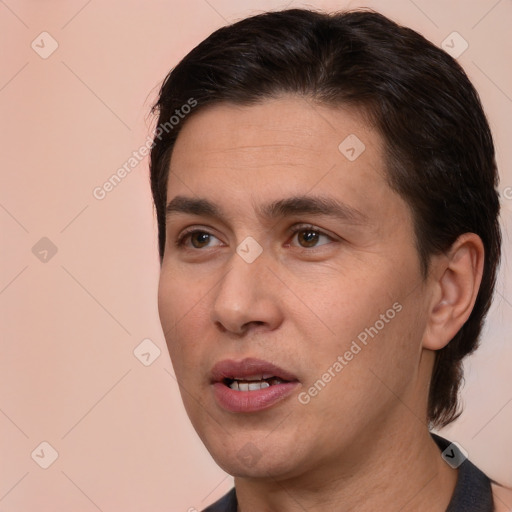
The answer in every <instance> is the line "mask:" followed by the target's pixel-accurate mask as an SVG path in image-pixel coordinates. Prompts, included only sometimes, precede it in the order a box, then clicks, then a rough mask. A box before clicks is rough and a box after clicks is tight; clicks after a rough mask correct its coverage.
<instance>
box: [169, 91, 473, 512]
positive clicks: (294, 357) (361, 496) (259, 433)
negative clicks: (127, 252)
mask: <svg viewBox="0 0 512 512" xmlns="http://www.w3.org/2000/svg"><path fill="white" fill-rule="evenodd" d="M349 134H355V135H356V136H357V137H358V139H359V140H360V141H362V142H363V143H364V145H365V149H364V151H363V152H362V153H361V154H360V155H359V156H358V157H357V158H356V159H355V160H353V161H350V160H349V159H348V158H347V157H346V154H343V152H341V151H340V150H339V149H338V145H339V144H340V143H341V142H342V141H343V140H344V139H345V138H346V137H347V136H348V135H349ZM382 146H383V142H382V139H381V137H380V135H379V134H378V133H377V132H376V131H375V130H374V129H373V128H371V127H369V126H368V125H367V123H365V121H364V118H363V117H362V116H361V115H359V114H358V113H357V112H355V111H353V110H348V109H342V108H339V109H333V108H332V107H326V106H320V105H316V104H314V103H313V102H312V101H311V100H309V99H308V100H306V99H305V98H299V97H294V96H284V97H281V98H278V99H272V100H266V101H264V102H262V103H260V104H257V105H253V106H234V105H229V104H226V105H218V106H215V107H212V108H208V109H205V110H202V111H199V112H197V113H196V114H194V116H193V117H192V118H190V119H189V120H187V122H186V124H185V126H184V127H183V130H182V132H181V133H180V135H179V137H178V140H177V143H176V146H175V148H174V152H173V155H172V159H171V166H170V175H169V183H168V191H167V200H168V202H170V201H171V200H173V199H174V198H176V197H177V196H186V197H188V198H192V199H194V198H195V199H198V198H203V199H206V200H208V201H210V202H211V203H213V204H215V205H216V206H217V207H218V208H220V209H221V210H222V216H221V217H217V216H212V215H209V214H203V213H202V214H200V215H197V214H195V213H190V212H188V213H187V212H173V213H172V214H170V215H169V217H168V225H167V245H166V249H165V255H164V259H163V264H162V270H161V277H160V286H159V311H160V318H161V322H162V327H163V330H164V333H165V335H166V340H167V344H168V348H169V352H170V355H171V359H172V362H173V365H174V368H175V372H176V376H177V379H178V382H179V384H180V389H181V392H182V397H183V401H184V404H185V407H186V409H187V413H188V415H189V417H190V419H191V421H192V423H193V425H194V428H195V429H196V431H197V432H198V434H199V436H200V437H201V439H202V441H203V442H204V444H205V445H206V447H207V449H208V450H209V451H210V453H211V454H212V456H213V458H214V459H215V460H216V462H217V463H218V464H219V465H220V466H221V467H222V468H223V469H224V470H225V471H226V472H228V473H230V474H232V475H234V476H235V485H236V489H237V496H238V501H239V506H240V510H241V511H242V512H256V511H257V512H261V511H287V512H292V511H304V510H307V511H310V512H314V511H320V510H321V511H322V512H325V511H331V510H332V511H337V512H348V511H350V510H353V511H356V510H357V511H358V512H367V511H375V510H381V511H389V512H391V511H392V512H396V511H397V510H404V511H405V510H407V511H417V512H427V511H428V512H436V511H438V512H443V511H445V510H446V507H447V505H448V503H449V501H450V498H451V496H452V493H453V490H454V487H455V484H456V480H457V470H453V469H451V468H450V467H449V466H448V465H447V464H446V463H445V462H444V461H443V460H442V458H441V456H440V452H439V449H438V447H437V446H436V444H435V443H434V441H433V440H432V439H431V437H430V434H429V432H428V427H427V418H426V410H427V398H428V386H429V382H430V376H431V372H432V367H433V362H434V357H435V351H436V350H439V349H440V348H442V347H443V346H445V345H446V344H447V343H449V341H450V340H451V338H452V337H453V336H454V334H455V333H456V332H457V331H458V330H459V329H460V327H461V326H462V325H463V323H464V322H465V321H466V319H467V318H468V317H469V314H470V312H471V309H472V307H473V304H474V301H475V298H476V294H477V291H478V287H479V284H480V280H481V272H482V265H483V247H482V243H481V240H480V239H479V237H478V236H476V235H474V234H470V233H468V234H465V235H463V236H461V237H460V238H459V239H458V240H457V241H456V242H455V244H454V246H453V247H452V248H451V250H450V251H448V252H447V253H446V254H443V255H439V256H435V257H433V258H432V261H431V265H430V269H429V273H428V276H427V277H426V278H424V277H423V276H422V273H421V267H420V261H419V256H418V253H417V250H416V246H415V235H414V230H413V220H412V214H411V210H410V208H409V206H408V205H407V203H405V201H404V200H403V199H402V198H401V197H400V196H399V195H398V194H397V193H395V192H394V191H393V190H392V189H391V188H390V187H389V185H388V184H387V181H386V174H385V169H384V157H383V149H382ZM350 156H353V155H352V154H350ZM294 196H301V197H310V198H311V197H315V198H318V197H325V198H330V199H334V200H336V201H338V202H339V203H343V204H344V205H345V206H344V210H343V212H344V215H343V216H340V217H335V216H333V215H328V214H313V213H307V212H300V211H299V212H295V213H290V212H287V215H282V216H277V217H273V218H267V217H265V216H262V215H260V213H261V212H259V208H260V207H261V206H262V205H265V204H267V203H270V202H273V201H278V200H282V199H286V198H291V197H294ZM304 225H306V227H305V228H304ZM294 226H300V227H301V230H299V232H298V233H291V232H290V231H289V228H293V227H294ZM307 226H310V227H307ZM311 226H312V227H311ZM188 228H193V229H195V230H196V231H199V232H200V233H196V234H190V233H189V234H188V235H186V236H185V237H184V238H183V239H182V240H181V241H182V244H181V245H176V242H177V240H178V239H179V238H180V237H181V236H182V235H183V234H184V231H185V229H188ZM312 231H313V233H311V232H312ZM308 233H309V234H308ZM305 235H306V236H305ZM249 236H250V237H252V238H253V239H255V240H256V241H257V242H258V244H259V246H260V247H261V249H262V252H261V254H260V255H259V256H258V257H257V258H256V259H255V260H254V261H253V262H251V263H248V262H247V261H246V260H244V259H243V258H242V257H240V255H239V254H237V252H236V249H237V247H238V246H239V245H240V244H241V242H242V241H244V240H245V239H246V237H249ZM397 304H398V306H399V308H398V306H396V305H397ZM393 305H395V314H394V315H393V317H392V318H389V317H390V316H391V313H387V312H388V311H389V310H390V308H391V309H392V308H393ZM398 309H400V311H397V310H398ZM383 314H384V315H385V318H384V319H382V318H383V317H382V316H381V315H383ZM379 320H381V323H380V324H378V323H377V322H378V321H379ZM385 320H386V321H385ZM381 324H382V325H383V326H382V328H380V326H381ZM372 326H373V327H374V329H376V330H377V331H378V333H377V334H376V335H374V337H372V338H369V339H368V342H367V344H366V345H362V344H361V343H359V345H361V347H360V348H361V350H360V351H359V352H357V354H355V355H353V357H351V358H350V360H348V358H346V359H344V361H345V362H346V364H345V365H343V369H342V370H341V371H339V372H336V371H335V370H332V368H333V364H334V363H335V361H337V357H338V356H340V355H344V354H346V353H347V351H350V348H351V346H352V347H353V345H352V342H353V341H354V340H358V335H360V334H361V333H362V332H364V331H365V329H368V328H370V327H372ZM375 326H377V327H378V328H376V327H375ZM246 357H255V358H259V359H264V360H266V361H270V362H271V363H273V364H275V365H278V366H280V367H281V368H283V369H285V370H287V371H289V372H291V373H293V374H294V375H295V376H296V377H297V379H298V381H299V385H298V386H297V388H296V389H295V390H294V392H293V393H292V394H291V395H290V396H287V397H286V398H284V399H283V400H281V401H279V402H278V403H276V404H274V405H273V406H271V407H269V408H267V409H264V410H261V411H257V412H249V413H247V412H239V413H234V412H230V411H226V410H225V409H224V408H223V407H221V406H220V405H219V403H218V402H217V401H216V399H215V397H214V393H213V391H212V382H211V379H210V372H211V369H212V367H213V365H214V364H216V363H217V362H219V361H221V360H224V359H233V360H241V359H243V358H246ZM329 368H331V378H330V379H328V380H329V382H328V383H327V384H326V385H325V387H323V388H322V389H321V391H320V392H318V393H316V394H314V396H312V395H311V394H310V393H309V390H310V389H311V387H312V386H314V383H315V382H317V381H318V380H319V379H321V378H322V376H323V375H324V374H325V373H326V372H327V370H328V369H329ZM325 379H327V377H325ZM301 393H302V395H301ZM299 396H302V397H303V398H304V397H307V396H309V400H308V401H307V403H304V402H305V401H306V400H303V401H302V402H301V401H300V400H299ZM248 446H249V447H250V450H252V452H251V453H252V460H251V461H250V463H248V460H247V458H246V457H245V458H244V457H242V456H241V454H246V453H247V450H248V449H249V448H248Z"/></svg>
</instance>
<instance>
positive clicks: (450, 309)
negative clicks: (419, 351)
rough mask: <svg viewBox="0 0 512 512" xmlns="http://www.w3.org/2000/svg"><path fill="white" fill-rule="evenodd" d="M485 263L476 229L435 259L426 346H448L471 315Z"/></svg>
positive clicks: (434, 348)
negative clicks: (434, 276)
mask: <svg viewBox="0 0 512 512" xmlns="http://www.w3.org/2000/svg"><path fill="white" fill-rule="evenodd" d="M483 266H484V246H483V243H482V240H481V238H480V237H479V236H478V235H476V234H475V233H465V234H464V235H461V236H460V237H459V238H457V240H456V241H455V242H454V244H453V245H452V247H451V248H450V250H449V251H448V253H446V254H445V255H443V257H440V258H439V259H437V260H436V262H435V267H436V268H434V269H433V275H436V276H437V277H436V278H435V281H434V282H433V283H432V286H434V292H433V294H432V301H431V305H430V311H429V316H428V319H427V328H426V330H425V334H424V337H423V347H424V348H426V349H429V350H439V349H441V348H443V347H445V346H446V345H447V344H448V343H449V342H450V340H451V339H452V338H453V337H454V336H455V335H456V334H457V332H458V331H459V330H460V328H461V327H462V326H463V325H464V323H465V322H466V320H467V319H468V318H469V316H470V314H471V311H472V310H473V306H474V304H475V301H476V297H477V295H478V290H479V288H480V283H481V281H482V272H483Z"/></svg>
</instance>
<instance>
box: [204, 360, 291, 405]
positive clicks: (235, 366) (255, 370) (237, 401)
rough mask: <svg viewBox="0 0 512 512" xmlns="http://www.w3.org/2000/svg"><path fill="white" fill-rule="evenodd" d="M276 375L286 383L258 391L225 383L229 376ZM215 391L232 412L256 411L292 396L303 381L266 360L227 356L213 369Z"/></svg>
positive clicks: (220, 402) (219, 400)
mask: <svg viewBox="0 0 512 512" xmlns="http://www.w3.org/2000/svg"><path fill="white" fill-rule="evenodd" d="M260 375H261V376H263V375H272V376H274V377H278V378H279V379H281V380H284V381H286V382H282V383H280V384H274V385H272V386H269V387H268V388H264V389H259V390H255V391H237V390H234V389H231V388H230V387H229V386H227V385H226V384H225V383H224V380H225V379H233V378H235V377H236V378H239V379H243V378H245V377H254V376H260ZM211 384H212V387H213V394H214V396H215V399H216V401H217V403H218V404H219V406H220V407H222V408H223V409H225V410H227V411H230V412H256V411H261V410H264V409H268V408H269V407H272V406H273V405H275V404H277V403H278V402H280V401H281V400H283V399H285V398H286V397H288V396H289V395H290V394H291V393H293V391H294V390H295V388H296V387H297V386H298V385H299V384H300V383H299V381H298V379H297V377H296V376H295V375H293V374H292V373H290V372H288V371H286V370H284V369H283V368H280V367H279V366H276V365H275V364H272V363H269V362H268V361H264V360H262V359H255V358H246V359H242V360H241V361H235V360H232V359H226V360H224V361H220V362H218V363H217V364H215V366H214V367H213V368H212V371H211Z"/></svg>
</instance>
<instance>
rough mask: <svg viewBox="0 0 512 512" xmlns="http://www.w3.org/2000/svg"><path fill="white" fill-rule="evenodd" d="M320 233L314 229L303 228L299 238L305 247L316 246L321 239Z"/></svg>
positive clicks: (298, 235)
mask: <svg viewBox="0 0 512 512" xmlns="http://www.w3.org/2000/svg"><path fill="white" fill-rule="evenodd" d="M319 236H320V235H319V233H318V232H317V231H313V230H309V229H307V230H302V231H299V232H298V234H297V239H298V241H299V243H300V245H302V246H303V247H314V246H315V245H316V243H317V242H318V239H319ZM302 242H304V243H302Z"/></svg>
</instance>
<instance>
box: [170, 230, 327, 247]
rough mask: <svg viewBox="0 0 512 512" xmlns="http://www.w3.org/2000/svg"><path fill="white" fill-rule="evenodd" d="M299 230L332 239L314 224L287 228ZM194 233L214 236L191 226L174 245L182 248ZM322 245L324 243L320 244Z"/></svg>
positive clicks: (293, 233)
mask: <svg viewBox="0 0 512 512" xmlns="http://www.w3.org/2000/svg"><path fill="white" fill-rule="evenodd" d="M301 231H313V232H314V233H318V234H319V235H320V236H322V235H324V236H326V237H327V238H329V239H331V240H334V239H333V237H332V236H331V235H329V234H327V233H326V232H324V231H322V230H321V229H319V228H317V227H316V226H313V225H312V224H301V225H297V226H294V227H292V228H290V229H289V230H288V233H289V234H290V235H292V236H295V235H296V234H297V233H300V232H301ZM196 233H202V234H207V235H212V236H215V235H213V234H212V233H210V232H209V231H207V230H205V229H197V228H191V229H190V230H186V231H185V232H183V233H182V234H181V235H180V236H179V237H178V239H177V240H176V241H175V245H176V247H179V248H182V247H184V246H185V241H186V240H187V239H188V238H189V237H190V236H191V235H194V234H196ZM322 245H324V244H322ZM318 247H321V246H314V247H298V248H299V249H303V250H305V251H311V250H314V249H317V248H318ZM188 249H191V250H194V251H200V250H201V249H197V248H195V247H193V248H188Z"/></svg>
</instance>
